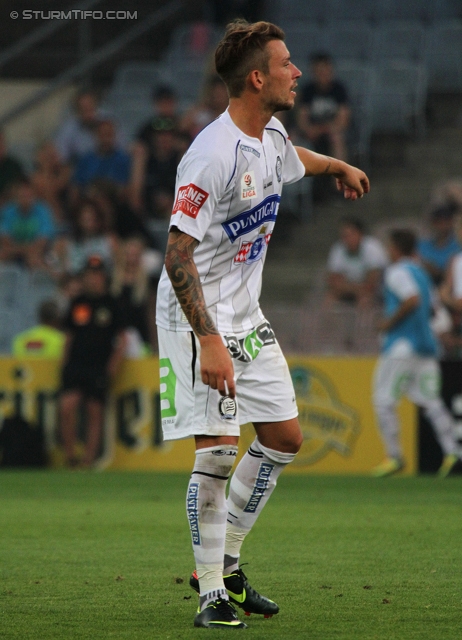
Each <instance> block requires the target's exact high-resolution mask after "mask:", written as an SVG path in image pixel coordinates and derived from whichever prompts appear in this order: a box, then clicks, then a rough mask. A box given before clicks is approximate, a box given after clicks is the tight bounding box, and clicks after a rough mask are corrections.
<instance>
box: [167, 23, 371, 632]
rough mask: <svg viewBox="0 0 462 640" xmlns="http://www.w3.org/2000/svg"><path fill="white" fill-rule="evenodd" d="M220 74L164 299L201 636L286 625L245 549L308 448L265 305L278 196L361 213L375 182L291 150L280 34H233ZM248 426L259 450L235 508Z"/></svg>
mask: <svg viewBox="0 0 462 640" xmlns="http://www.w3.org/2000/svg"><path fill="white" fill-rule="evenodd" d="M215 63H216V69H217V72H218V74H219V75H220V76H221V78H222V79H223V81H224V82H225V84H226V86H227V89H228V93H229V96H230V101H229V107H228V109H227V110H226V112H225V113H223V114H222V115H221V116H220V117H219V118H217V119H216V120H215V121H214V122H212V123H211V124H210V125H209V126H208V127H206V128H205V129H204V130H203V131H202V132H201V133H200V134H199V135H198V136H197V138H196V139H195V140H194V142H193V143H192V145H191V147H190V148H189V150H188V151H187V153H186V154H185V156H184V157H183V159H182V161H181V163H180V165H179V167H178V174H177V184H176V199H175V204H174V208H173V215H172V219H171V223H170V233H169V240H168V245H167V251H166V258H165V267H164V271H163V273H162V276H161V279H160V283H159V289H158V297H157V300H158V303H157V325H158V334H159V355H160V382H161V412H162V426H163V431H164V438H165V439H166V440H172V439H178V438H187V437H194V438H195V444H196V457H195V464H194V468H193V472H192V475H191V480H190V483H189V486H188V491H187V499H186V509H187V516H188V520H189V525H190V529H191V537H192V546H193V551H194V557H195V562H196V570H195V572H194V573H193V575H192V576H191V580H190V584H191V586H192V587H193V588H195V589H196V590H197V591H198V592H199V594H200V598H199V610H198V612H197V614H196V617H195V619H194V625H195V626H197V627H215V628H217V627H218V628H224V627H225V628H244V627H245V626H246V625H245V624H244V623H243V622H241V621H240V620H239V618H238V616H237V613H236V610H235V609H234V607H233V605H232V604H231V602H230V601H232V602H233V603H235V604H237V605H239V606H240V607H241V608H242V609H244V611H245V612H246V613H259V614H263V615H265V616H271V615H273V614H275V613H277V612H278V611H279V608H278V606H277V605H276V604H275V603H274V602H273V601H271V600H269V599H268V598H266V597H264V596H262V595H260V594H259V593H257V591H255V590H254V589H253V588H252V587H251V586H250V585H249V583H248V582H247V579H246V576H245V575H244V574H243V572H242V570H241V569H240V568H239V556H240V548H241V545H242V543H243V541H244V538H245V536H246V535H247V534H248V532H249V531H250V529H251V528H252V526H253V524H254V522H255V521H256V519H257V517H258V515H259V514H260V512H261V510H262V508H263V507H264V505H265V503H266V502H267V500H268V498H269V496H270V494H271V492H272V491H273V489H274V487H275V485H276V481H277V478H278V476H279V474H280V473H281V471H282V470H283V469H284V467H285V466H286V465H287V464H288V463H290V462H291V461H292V460H293V459H294V457H295V455H296V453H297V452H298V450H299V448H300V446H301V444H302V440H303V437H302V433H301V431H300V426H299V423H298V419H297V407H296V402H295V393H294V389H293V385H292V381H291V377H290V373H289V369H288V366H287V363H286V361H285V358H284V356H283V355H282V352H281V350H280V347H279V345H278V343H277V341H276V338H275V336H274V333H273V331H272V329H271V326H270V324H269V323H268V321H267V320H266V319H265V317H264V315H263V313H262V311H261V309H260V306H259V302H258V299H259V295H260V289H261V276H262V270H263V264H264V260H265V256H266V250H267V247H268V243H269V241H270V239H271V234H272V232H273V228H274V224H275V221H276V217H277V212H278V207H279V202H280V198H281V191H282V185H283V184H285V183H290V182H295V181H296V180H300V179H301V178H302V177H303V176H305V175H318V174H322V173H325V174H329V175H333V176H335V178H336V181H337V187H338V188H339V189H341V190H343V192H344V195H345V197H346V198H350V199H351V200H356V198H358V197H361V196H362V195H363V194H364V193H367V192H368V191H369V182H368V179H367V176H366V175H365V174H364V173H363V172H362V171H360V170H359V169H356V168H355V167H352V166H350V165H348V164H346V163H345V162H342V161H339V160H336V159H334V158H328V157H326V156H322V155H319V154H316V153H313V152H311V151H308V150H307V149H303V148H300V147H294V146H293V145H292V143H291V141H290V140H289V139H288V136H287V133H286V131H285V130H284V127H283V126H282V125H281V123H280V122H279V121H278V120H277V119H276V118H274V117H273V114H274V113H275V112H277V111H280V110H284V109H291V108H292V107H293V105H294V99H295V95H296V94H295V87H296V86H297V80H298V78H299V77H300V76H301V73H300V71H299V70H298V69H297V67H296V66H295V65H294V64H293V63H292V62H291V60H290V54H289V52H288V50H287V47H286V46H285V44H284V33H283V32H282V31H281V29H279V28H278V27H277V26H275V25H272V24H270V23H267V22H257V23H254V24H249V23H247V22H245V21H243V20H237V21H235V22H233V23H231V24H230V25H228V28H227V30H226V33H225V35H224V37H223V39H222V41H221V42H220V43H219V45H218V47H217V50H216V53H215ZM247 422H252V423H253V425H254V427H255V431H256V434H257V437H256V439H255V441H254V443H253V444H252V445H251V447H250V448H249V450H248V451H247V453H246V454H245V455H244V456H243V458H242V460H241V462H240V463H239V465H238V466H237V469H236V471H235V473H234V475H233V477H232V480H231V483H230V487H229V496H228V499H226V485H227V482H228V478H229V476H230V473H231V469H232V466H233V463H234V460H235V458H236V454H237V445H238V438H239V426H240V424H244V423H247Z"/></svg>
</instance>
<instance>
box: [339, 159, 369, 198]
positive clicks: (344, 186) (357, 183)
mask: <svg viewBox="0 0 462 640" xmlns="http://www.w3.org/2000/svg"><path fill="white" fill-rule="evenodd" d="M343 166H344V169H343V171H342V172H341V173H339V174H336V175H335V182H336V184H337V189H338V190H339V191H343V195H344V196H345V198H347V199H349V200H357V199H358V198H362V197H363V195H364V194H365V193H369V189H370V186H369V178H368V177H367V176H366V174H365V173H364V171H361V169H358V168H357V167H352V166H351V165H350V164H346V163H343Z"/></svg>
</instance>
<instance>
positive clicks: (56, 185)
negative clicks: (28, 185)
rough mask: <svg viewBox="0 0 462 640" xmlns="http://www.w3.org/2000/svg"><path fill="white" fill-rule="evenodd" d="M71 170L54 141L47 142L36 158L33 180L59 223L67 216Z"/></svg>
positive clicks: (36, 189) (36, 190)
mask: <svg viewBox="0 0 462 640" xmlns="http://www.w3.org/2000/svg"><path fill="white" fill-rule="evenodd" d="M70 176H71V170H70V167H69V166H68V165H65V164H63V163H62V162H61V160H60V158H59V155H58V152H57V151H56V147H55V146H54V144H53V143H52V142H45V143H44V144H42V145H41V147H40V148H39V150H38V152H37V155H36V158H35V170H34V172H33V173H32V175H31V182H32V184H33V186H34V189H35V192H36V194H37V196H38V197H39V198H40V199H41V200H44V201H45V202H46V203H47V204H48V206H49V207H50V208H51V210H52V211H53V215H54V219H55V221H56V223H57V224H58V225H60V224H63V223H64V221H65V220H66V218H67V204H68V186H69V179H70Z"/></svg>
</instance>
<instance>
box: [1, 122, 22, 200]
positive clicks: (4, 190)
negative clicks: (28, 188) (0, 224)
mask: <svg viewBox="0 0 462 640" xmlns="http://www.w3.org/2000/svg"><path fill="white" fill-rule="evenodd" d="M24 175H25V172H24V169H23V167H22V164H21V163H20V162H19V160H17V159H16V158H15V157H13V156H11V155H10V154H9V153H8V149H7V146H6V140H5V134H4V133H3V131H1V130H0V206H1V205H3V204H4V203H5V202H6V201H7V200H9V198H10V195H11V193H10V192H11V187H12V186H13V185H14V183H15V182H17V181H18V180H19V179H20V178H22V177H23V176H24Z"/></svg>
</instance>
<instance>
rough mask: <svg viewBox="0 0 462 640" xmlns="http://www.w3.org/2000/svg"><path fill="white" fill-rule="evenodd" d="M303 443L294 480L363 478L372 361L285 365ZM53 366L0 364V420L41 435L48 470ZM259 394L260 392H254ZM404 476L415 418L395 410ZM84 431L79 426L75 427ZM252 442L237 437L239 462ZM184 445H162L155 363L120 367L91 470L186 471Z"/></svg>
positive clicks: (405, 408) (188, 453) (249, 433)
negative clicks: (25, 424)
mask: <svg viewBox="0 0 462 640" xmlns="http://www.w3.org/2000/svg"><path fill="white" fill-rule="evenodd" d="M288 362H289V366H290V369H291V373H292V378H293V381H294V385H295V390H296V395H297V403H298V407H299V412H300V416H299V418H300V423H301V427H302V431H303V436H304V442H303V445H302V448H301V451H300V453H299V454H298V456H297V457H296V459H295V462H294V463H293V464H292V465H290V467H289V469H290V470H291V472H295V473H297V472H298V473H300V472H302V473H307V472H308V473H328V474H362V473H369V472H370V470H371V469H372V468H373V467H374V466H375V465H377V464H378V463H379V462H380V461H381V460H382V459H383V457H384V451H383V446H382V442H381V438H380V435H379V432H378V429H377V425H376V420H375V416H374V411H373V407H372V403H371V382H372V374H373V369H374V366H375V359H374V358H369V357H367V358H345V357H343V358H333V357H332V358H331V357H313V358H306V357H291V358H288ZM58 385H59V371H58V364H57V363H56V362H53V361H40V360H28V361H20V360H16V359H14V358H2V359H1V366H0V420H2V419H3V418H4V417H5V416H9V415H11V414H13V413H15V412H16V413H20V414H21V415H22V416H24V417H25V418H26V419H27V420H29V421H30V422H32V423H35V424H39V425H40V426H42V427H43V429H44V432H45V437H46V442H47V448H48V450H49V452H50V458H51V461H52V464H53V465H55V466H59V465H60V464H62V457H61V450H60V446H59V429H58V415H57V389H58ZM262 393H264V389H262ZM399 414H400V421H401V425H402V444H403V451H404V456H405V459H406V461H407V466H406V473H408V474H412V473H415V471H416V469H417V442H416V433H417V415H416V411H415V408H414V406H413V405H411V404H410V403H409V402H408V401H403V402H402V404H401V406H400V411H399ZM82 428H83V429H84V424H83V426H82ZM253 438H254V431H253V429H252V427H251V425H245V426H243V427H242V430H241V443H240V452H241V454H242V453H243V452H244V451H245V450H246V448H247V446H248V445H249V444H250V443H251V442H252V440H253ZM193 457H194V443H193V441H192V440H185V441H177V442H166V443H164V442H163V441H162V429H161V424H160V393H159V367H158V360H157V358H146V359H143V360H127V361H126V362H125V363H124V364H123V367H122V370H121V371H120V373H119V375H118V377H117V379H116V381H115V382H114V385H113V389H112V393H111V395H110V398H109V400H108V407H107V412H106V422H105V429H104V436H103V443H102V452H101V458H100V461H99V465H100V466H101V467H102V468H108V469H146V470H148V469H149V470H171V471H189V470H190V469H191V465H192V462H193Z"/></svg>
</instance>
